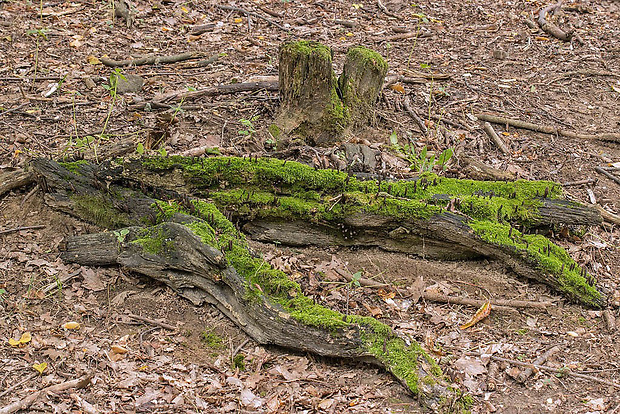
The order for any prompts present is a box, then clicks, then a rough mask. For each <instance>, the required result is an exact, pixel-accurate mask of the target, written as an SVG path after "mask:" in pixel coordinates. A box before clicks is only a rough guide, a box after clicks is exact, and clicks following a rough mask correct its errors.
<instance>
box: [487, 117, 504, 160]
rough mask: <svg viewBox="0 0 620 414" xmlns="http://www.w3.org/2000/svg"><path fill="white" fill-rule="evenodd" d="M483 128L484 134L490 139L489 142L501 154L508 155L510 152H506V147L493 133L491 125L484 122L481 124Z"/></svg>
mask: <svg viewBox="0 0 620 414" xmlns="http://www.w3.org/2000/svg"><path fill="white" fill-rule="evenodd" d="M483 128H484V132H486V133H487V135H488V136H489V138H491V140H492V141H493V142H494V143H495V145H497V148H499V149H500V151H501V152H502V153H504V154H509V153H510V151H509V150H508V147H507V146H506V144H504V141H502V139H501V138H500V137H499V136H498V135H497V132H495V130H494V129H493V126H492V125H491V124H489V123H488V122H485V123H484V124H483Z"/></svg>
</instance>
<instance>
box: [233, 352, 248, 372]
mask: <svg viewBox="0 0 620 414" xmlns="http://www.w3.org/2000/svg"><path fill="white" fill-rule="evenodd" d="M232 362H233V368H235V369H236V368H238V369H239V371H245V356H244V355H241V354H237V355H235V357H234V358H233V361H232Z"/></svg>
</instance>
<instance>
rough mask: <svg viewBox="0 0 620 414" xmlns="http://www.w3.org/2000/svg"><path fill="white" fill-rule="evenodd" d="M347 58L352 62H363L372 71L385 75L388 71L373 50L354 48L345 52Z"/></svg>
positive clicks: (383, 61)
mask: <svg viewBox="0 0 620 414" xmlns="http://www.w3.org/2000/svg"><path fill="white" fill-rule="evenodd" d="M347 56H349V57H350V58H351V59H352V60H354V61H358V62H363V63H364V65H368V66H370V67H371V69H372V70H376V71H378V72H381V73H385V72H387V70H388V63H387V61H386V60H385V59H383V57H382V56H381V55H380V54H379V53H377V52H375V51H374V50H371V49H368V48H367V47H364V46H355V47H352V48H350V49H349V50H348V51H347Z"/></svg>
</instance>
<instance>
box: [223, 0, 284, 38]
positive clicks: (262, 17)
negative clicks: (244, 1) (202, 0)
mask: <svg viewBox="0 0 620 414" xmlns="http://www.w3.org/2000/svg"><path fill="white" fill-rule="evenodd" d="M217 7H218V8H219V9H222V10H230V11H236V12H240V13H245V14H246V15H247V16H252V17H256V18H257V19H262V20H264V21H266V22H267V23H269V24H271V25H274V26H275V27H277V28H278V29H281V30H284V31H285V32H288V31H289V29H287V28H286V27H284V26H282V25H281V24H279V23H276V22H274V21H273V20H271V19H270V18H268V17H265V16H262V15H260V14H258V13H254V12H251V11H249V10H245V9H242V8H239V7H234V6H224V5H218V6H217Z"/></svg>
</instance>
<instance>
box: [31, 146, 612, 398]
mask: <svg viewBox="0 0 620 414" xmlns="http://www.w3.org/2000/svg"><path fill="white" fill-rule="evenodd" d="M32 167H33V170H34V171H35V172H36V173H37V176H38V182H39V185H40V186H41V188H42V189H43V190H44V191H45V192H46V194H45V201H46V203H48V204H49V205H50V206H52V207H54V208H57V209H59V210H61V211H65V212H67V213H69V214H72V215H74V216H76V217H79V218H81V219H83V220H87V221H90V222H93V223H95V224H98V225H99V226H101V227H105V228H108V229H111V230H113V231H111V232H104V233H98V234H91V235H82V236H77V237H73V238H70V239H68V240H67V242H66V245H65V247H64V251H63V254H62V257H63V258H64V259H65V260H67V261H73V262H77V263H80V264H83V265H114V264H116V265H122V266H125V267H127V268H129V269H131V270H134V271H136V272H139V273H142V274H145V275H147V276H150V277H152V278H155V279H157V280H159V281H161V282H163V283H165V284H167V285H168V286H170V287H171V288H173V289H174V290H175V291H177V292H178V293H179V294H180V295H181V296H184V297H186V298H188V299H189V300H192V301H193V302H194V303H196V304H200V303H205V302H206V303H212V304H213V305H215V306H216V307H217V308H218V309H220V310H221V311H222V312H223V313H224V314H225V315H227V316H228V317H229V318H230V319H231V320H233V321H234V322H235V323H236V324H237V325H238V326H239V327H240V328H241V329H243V330H244V331H245V332H246V333H247V334H248V335H249V336H250V337H252V338H253V339H254V340H256V341H257V342H259V343H262V344H275V345H279V346H284V347H287V348H291V349H297V350H302V351H308V352H313V353H316V354H319V355H327V356H332V357H344V358H353V359H357V360H362V361H366V362H369V363H372V364H376V365H379V366H382V367H385V368H386V369H387V370H388V371H390V372H391V373H392V374H393V375H394V376H395V377H396V378H397V379H398V380H399V381H400V382H401V383H402V384H403V385H405V386H406V387H407V389H409V390H410V391H411V392H412V393H413V394H415V395H417V396H419V397H420V398H421V400H422V401H423V403H424V404H426V405H427V406H429V407H432V408H434V409H439V407H440V406H441V405H442V404H446V402H447V401H453V400H454V399H458V398H459V395H458V393H457V392H455V391H454V390H453V389H451V388H450V387H449V386H448V385H447V383H446V381H445V379H444V377H443V376H442V374H441V371H440V369H439V368H438V367H437V365H436V363H435V362H434V361H433V360H432V358H430V357H429V356H428V355H427V354H426V353H425V352H424V351H423V350H422V349H421V348H420V347H419V346H418V345H417V344H416V343H415V342H412V343H410V344H409V345H408V343H409V342H405V340H404V339H402V338H400V337H398V336H397V335H396V334H395V333H394V332H393V331H392V330H391V328H390V327H389V326H387V325H384V324H383V323H381V322H379V321H377V320H375V319H373V318H368V317H361V316H355V315H343V314H340V313H338V312H334V311H331V310H329V309H326V308H324V307H322V306H319V305H317V304H315V303H314V302H313V301H312V300H311V299H310V298H308V297H306V296H305V295H303V293H302V292H301V289H300V287H299V285H298V284H297V283H296V282H294V281H292V280H290V279H289V278H288V277H287V276H286V275H285V274H284V273H282V272H280V271H277V270H275V269H272V268H271V267H270V266H269V265H268V264H267V263H265V262H264V261H262V260H261V259H258V258H255V257H253V256H252V255H251V254H250V252H249V250H248V248H247V244H246V241H245V235H244V234H243V233H242V232H241V231H240V230H239V229H243V230H244V231H245V232H247V234H249V235H250V237H253V238H256V239H258V240H267V241H272V242H273V241H280V242H282V243H287V244H291V245H310V244H312V245H343V246H369V245H376V246H379V247H382V248H384V249H387V250H394V251H401V252H407V253H413V254H419V255H424V256H427V257H436V258H449V259H454V258H473V257H489V258H492V259H497V260H500V261H502V262H503V263H505V264H506V265H507V266H508V267H510V268H512V269H513V270H514V271H515V272H516V273H518V274H520V275H523V276H526V277H528V278H532V279H535V280H538V281H541V282H543V283H546V284H547V285H549V286H551V287H553V288H554V289H555V290H557V291H559V292H561V293H563V294H564V295H565V296H566V297H568V298H569V299H571V300H574V301H577V302H579V303H582V304H584V305H587V306H591V307H601V306H602V305H603V303H604V300H605V298H604V297H603V296H602V295H601V294H600V293H599V292H598V291H597V290H596V288H595V287H594V286H590V285H589V284H588V280H589V279H590V277H589V275H587V274H586V273H584V271H583V270H581V269H580V268H579V267H578V266H577V264H576V263H575V262H574V261H573V260H572V259H571V258H570V256H569V255H568V254H567V253H566V251H564V250H563V249H562V248H561V247H559V246H557V245H555V244H553V243H552V242H551V241H550V240H548V239H547V238H545V237H543V236H541V235H537V234H531V233H528V232H529V231H530V230H532V229H535V228H537V227H538V226H540V225H541V224H543V225H550V224H556V225H575V224H579V225H583V224H595V223H600V215H597V212H596V211H594V212H593V211H591V210H589V209H587V208H586V207H584V206H582V205H580V204H578V203H569V202H567V201H565V200H563V199H561V198H560V197H561V191H562V189H561V185H559V184H556V183H552V182H543V181H541V182H526V181H515V182H477V181H472V180H455V179H448V178H441V177H437V176H435V175H433V174H424V175H422V176H420V177H419V178H418V179H417V180H411V181H394V182H386V181H361V180H359V179H357V178H355V177H353V176H351V175H349V174H347V173H344V172H338V171H334V170H315V169H313V168H312V167H309V166H306V165H302V164H299V163H295V162H283V161H280V160H272V159H242V158H234V157H214V158H191V157H168V158H162V157H157V158H139V159H124V160H122V159H117V160H114V161H109V162H107V163H104V164H102V165H100V166H95V165H93V164H90V163H88V162H85V161H79V162H74V163H62V164H58V163H56V162H54V161H49V160H44V159H37V160H34V161H33V162H32ZM571 212H577V213H578V214H570V213H571ZM233 223H235V224H236V225H234V224H233ZM458 404H460V405H458ZM458 404H457V407H462V406H463V404H464V403H463V401H461V402H459V403H458Z"/></svg>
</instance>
